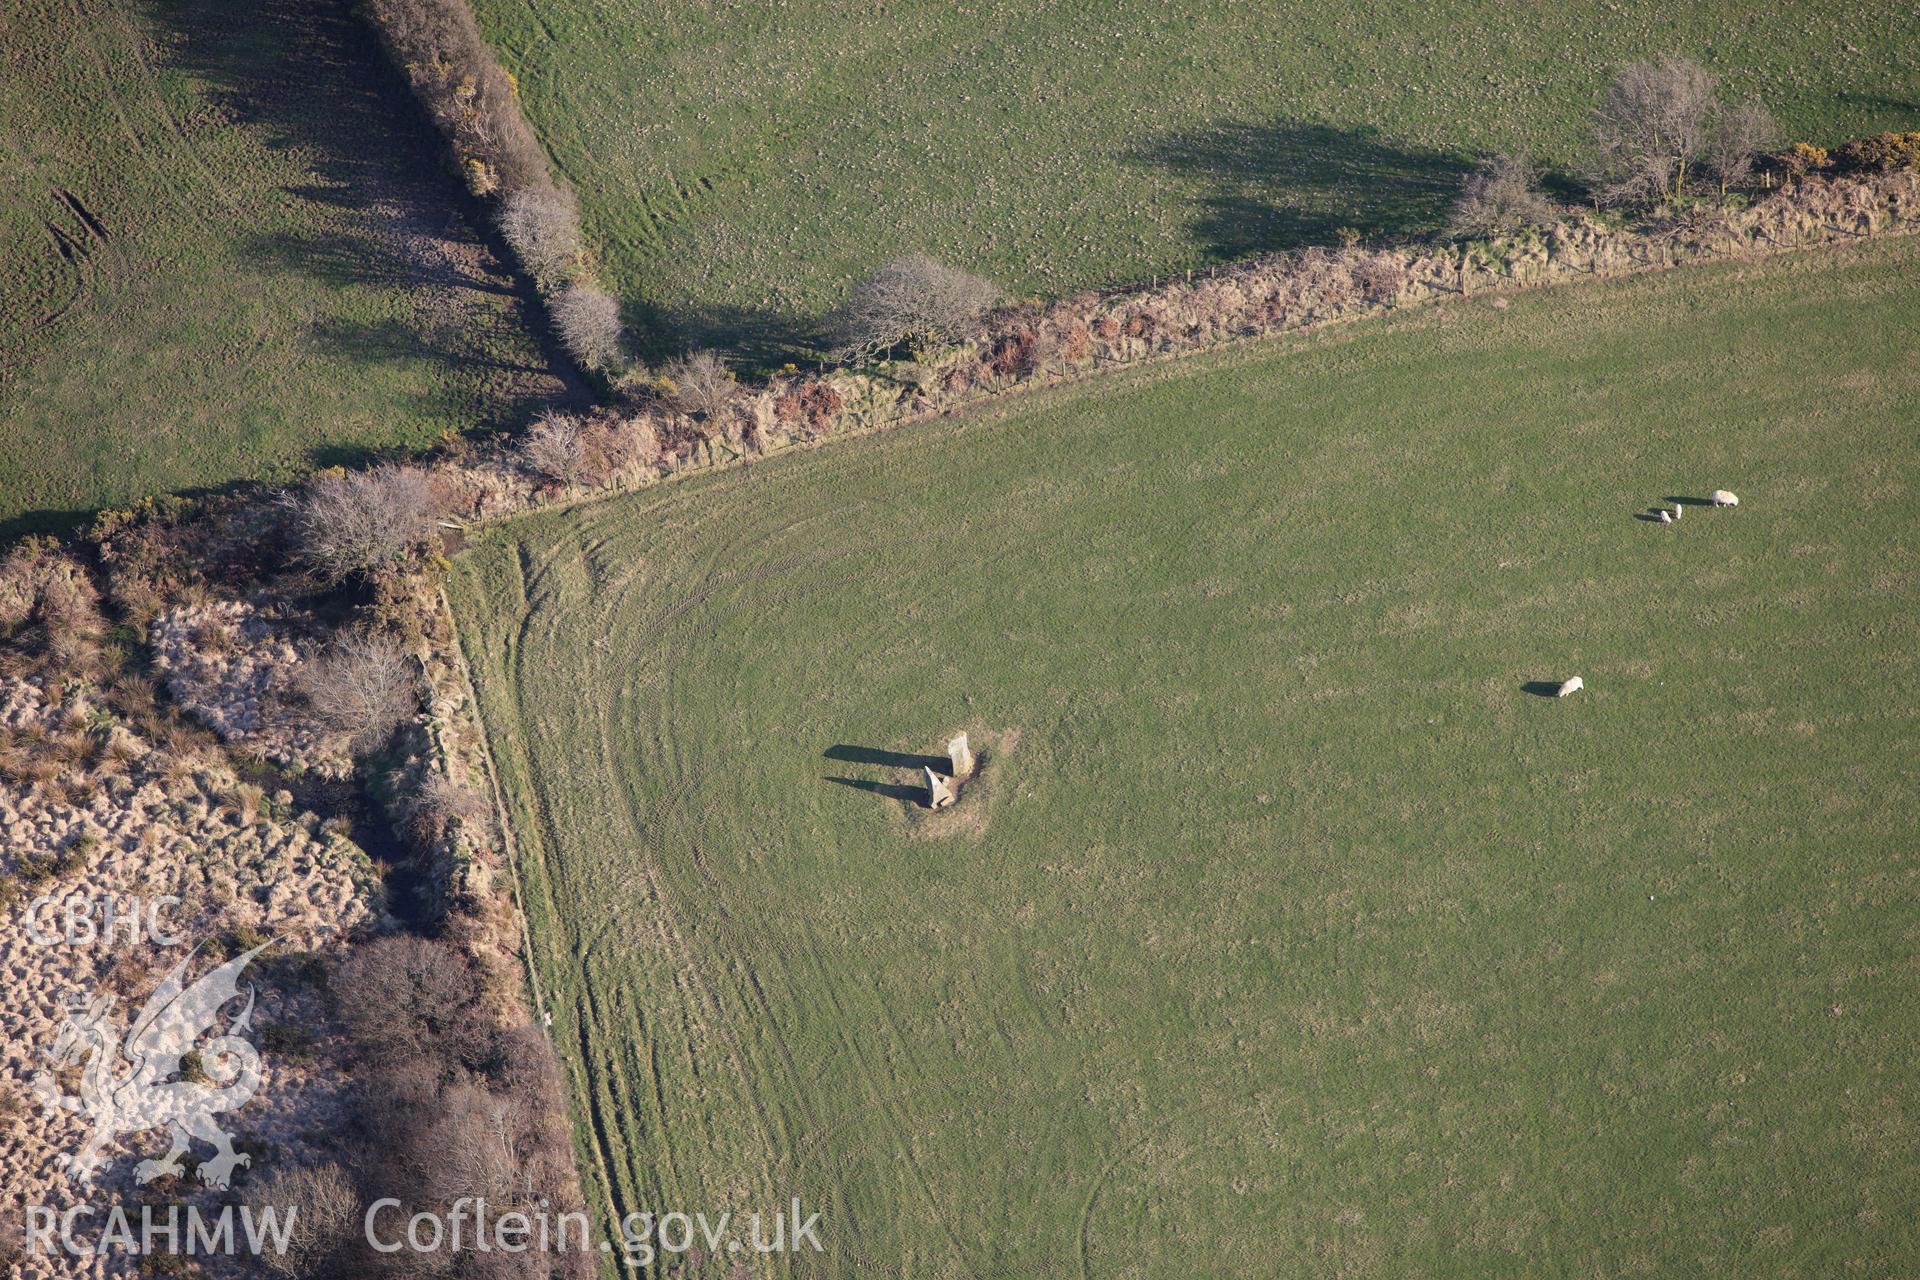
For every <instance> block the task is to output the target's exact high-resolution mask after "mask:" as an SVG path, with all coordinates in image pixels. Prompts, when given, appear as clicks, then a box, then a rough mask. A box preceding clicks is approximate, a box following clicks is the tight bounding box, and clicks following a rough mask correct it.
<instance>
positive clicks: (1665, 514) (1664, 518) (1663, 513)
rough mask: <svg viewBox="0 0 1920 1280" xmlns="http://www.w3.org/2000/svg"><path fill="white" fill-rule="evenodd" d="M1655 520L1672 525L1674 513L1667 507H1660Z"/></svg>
mask: <svg viewBox="0 0 1920 1280" xmlns="http://www.w3.org/2000/svg"><path fill="white" fill-rule="evenodd" d="M1653 518H1654V519H1655V520H1658V521H1659V522H1660V523H1661V524H1672V523H1673V512H1671V511H1669V510H1667V509H1666V508H1665V507H1660V508H1657V509H1656V510H1655V511H1654V513H1653Z"/></svg>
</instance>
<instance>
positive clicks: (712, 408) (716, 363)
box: [662, 351, 740, 417]
mask: <svg viewBox="0 0 1920 1280" xmlns="http://www.w3.org/2000/svg"><path fill="white" fill-rule="evenodd" d="M662 372H664V373H665V375H666V378H667V381H669V382H671V383H673V402H674V404H675V405H677V406H679V408H681V409H683V410H685V411H686V412H688V413H704V414H706V415H707V416H709V417H711V416H712V415H714V414H716V413H719V412H720V411H721V410H722V409H724V408H726V407H727V406H728V405H729V404H731V403H732V402H733V399H734V397H735V396H737V395H739V394H740V384H739V383H738V382H736V381H734V377H733V373H732V371H731V370H729V369H728V368H727V362H726V361H725V360H723V359H721V358H720V356H719V355H718V353H716V352H712V351H695V352H693V353H692V354H691V355H688V356H685V357H683V358H682V359H679V360H675V361H674V362H673V363H672V364H670V365H668V366H667V367H666V369H664V370H663V371H662Z"/></svg>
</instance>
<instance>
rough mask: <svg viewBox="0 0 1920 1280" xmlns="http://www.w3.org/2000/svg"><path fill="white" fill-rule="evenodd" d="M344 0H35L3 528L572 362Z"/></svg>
mask: <svg viewBox="0 0 1920 1280" xmlns="http://www.w3.org/2000/svg"><path fill="white" fill-rule="evenodd" d="M378 59H379V53H378V51H377V50H376V49H375V48H374V46H373V43H372V41H371V39H370V38H369V36H368V35H367V33H366V31H365V30H364V29H363V27H362V26H361V25H360V24H359V21H358V19H356V18H354V17H353V16H352V15H351V13H350V12H349V9H348V6H347V4H346V3H345V0H320V2H319V3H313V4H308V3H293V2H292V0H272V2H271V3H268V4H266V5H264V6H263V5H255V4H241V3H237V2H236V0H151V2H142V3H112V2H109V0H9V3H8V4H7V6H6V13H5V16H4V17H3V18H0V537H3V536H5V535H11V534H15V533H19V532H21V531H24V530H31V529H36V528H44V527H59V526H61V525H64V524H67V523H70V522H71V521H72V520H74V519H77V518H78V517H79V515H80V514H82V513H85V512H87V511H90V510H92V509H93V508H96V507H99V506H103V505H110V504H117V503H123V502H126V501H128V500H130V499H133V498H136V497H139V496H141V495H143V494H147V493H154V492H166V491H170V490H178V489H187V488H202V487H216V486H219V485H221V484H223V483H225V482H228V481H232V480H235V479H241V478H260V477H268V478H278V477H285V476H288V475H290V474H293V473H296V472H298V471H300V470H304V469H306V468H307V467H309V466H311V465H313V464H315V463H322V464H326V463H332V462H335V461H341V460H350V459H352V458H354V457H356V456H357V455H358V454H360V453H362V452H363V451H365V450H366V449H369V448H374V447H379V446H384V445H409V446H419V445H422V444H425V443H428V442H430V441H432V440H433V439H434V438H435V437H437V436H438V435H440V434H441V433H442V432H445V431H450V430H465V429H470V428H472V427H475V426H482V425H486V424H489V423H497V422H507V421H518V420H519V419H521V418H523V417H524V414H525V410H526V406H527V404H528V403H529V401H531V400H532V399H533V398H535V397H543V396H546V395H549V394H551V393H552V392H553V390H554V388H555V383H554V381H553V379H552V377H551V375H550V374H549V373H548V372H547V371H546V369H545V367H544V363H543V361H542V358H541V356H540V354H539V351H538V349H537V348H536V347H535V346H534V345H533V342H532V340H531V338H529V337H528V336H527V335H526V332H525V331H524V328H523V326H522V324H521V318H520V314H519V311H520V308H519V304H518V302H517V301H516V299H515V298H514V296H513V295H512V293H511V291H510V288H509V285H508V283H507V281H505V280H504V279H502V278H501V277H500V276H499V274H498V272H497V270H496V269H495V268H494V267H493V266H492V265H491V262H490V260H489V259H488V258H487V256H486V254H485V252H484V250H483V249H482V247H481V246H480V245H479V244H478V243H477V242H475V241H474V239H473V237H472V235H471V233H470V232H468V231H466V230H464V229H463V228H462V227H461V226H460V224H459V223H458V222H457V221H455V219H456V213H455V210H456V208H457V207H458V206H457V204H456V203H455V201H456V200H457V198H458V195H459V192H458V190H457V188H456V187H454V186H453V185H452V184H451V183H450V182H449V181H448V180H446V179H444V178H442V177H441V173H440V164H441V161H440V158H439V157H440V148H439V144H438V142H437V141H436V139H435V138H434V136H433V134H432V132H431V130H430V129H429V128H428V126H427V125H426V124H425V123H424V122H423V121H421V120H420V119H419V118H418V114H417V108H415V107H414V106H413V105H412V104H411V102H410V101H409V100H408V99H407V97H406V94H405V91H404V89H403V88H402V87H400V86H399V85H398V83H397V79H396V78H395V77H394V76H392V75H391V74H389V73H387V72H386V71H385V69H384V68H383V67H382V65H381V64H380V62H379V61H378Z"/></svg>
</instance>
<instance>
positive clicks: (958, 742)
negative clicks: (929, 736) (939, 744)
mask: <svg viewBox="0 0 1920 1280" xmlns="http://www.w3.org/2000/svg"><path fill="white" fill-rule="evenodd" d="M947 762H948V763H949V764H950V765H951V766H952V767H951V768H950V769H949V770H948V772H949V773H950V774H951V775H952V776H953V777H954V778H956V779H966V778H971V777H972V776H973V748H972V747H970V746H968V745H967V735H966V734H964V733H963V734H961V735H960V736H959V737H957V738H949V739H947Z"/></svg>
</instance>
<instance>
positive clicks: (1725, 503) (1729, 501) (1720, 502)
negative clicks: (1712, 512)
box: [1707, 489, 1740, 507]
mask: <svg viewBox="0 0 1920 1280" xmlns="http://www.w3.org/2000/svg"><path fill="white" fill-rule="evenodd" d="M1707 501H1708V502H1711V503H1712V504H1713V505H1714V506H1716V507H1737V506H1739V505H1740V497H1739V495H1738V494H1735V493H1730V492H1728V491H1727V490H1725V489H1715V490H1714V491H1713V492H1712V493H1710V494H1708V495H1707Z"/></svg>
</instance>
